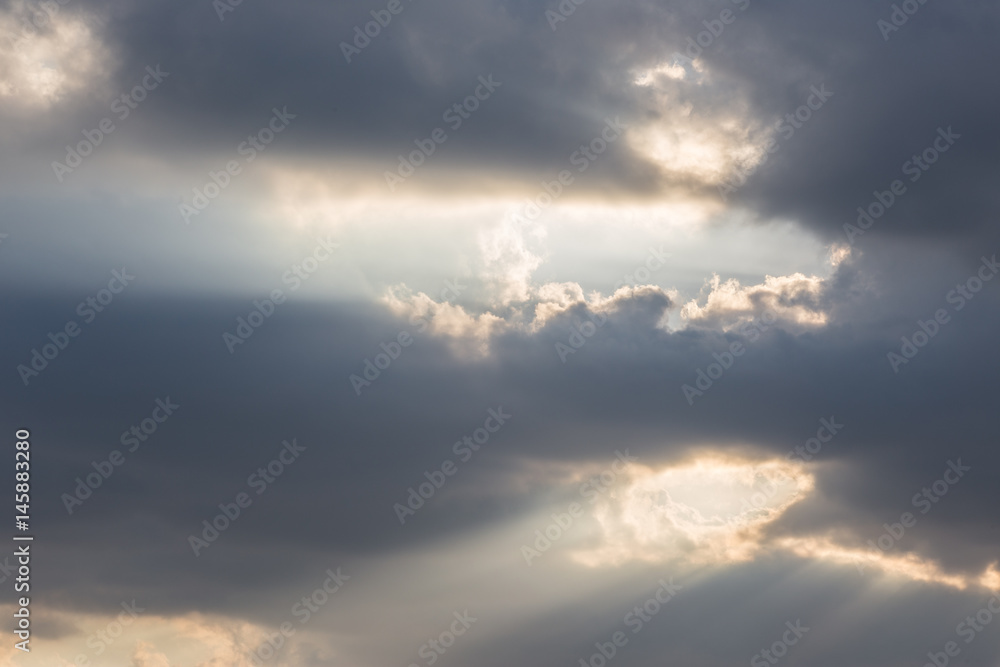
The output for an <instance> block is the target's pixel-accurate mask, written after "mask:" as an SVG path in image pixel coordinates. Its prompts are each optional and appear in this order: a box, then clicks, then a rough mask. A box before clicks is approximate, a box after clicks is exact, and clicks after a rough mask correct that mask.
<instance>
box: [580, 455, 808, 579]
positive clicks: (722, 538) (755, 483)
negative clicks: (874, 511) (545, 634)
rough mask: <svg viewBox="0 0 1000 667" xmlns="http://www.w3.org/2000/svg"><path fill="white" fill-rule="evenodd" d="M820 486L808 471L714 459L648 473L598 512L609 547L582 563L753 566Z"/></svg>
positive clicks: (587, 554)
mask: <svg viewBox="0 0 1000 667" xmlns="http://www.w3.org/2000/svg"><path fill="white" fill-rule="evenodd" d="M814 484H815V480H814V478H813V476H812V475H811V474H810V473H808V472H806V471H805V470H804V468H803V467H802V466H800V465H798V464H795V463H792V462H788V461H782V460H772V461H764V462H753V461H742V460H734V459H728V458H716V457H709V458H698V459H695V460H694V461H692V462H690V463H685V464H683V465H680V466H677V467H672V468H667V469H665V470H660V471H654V470H651V469H648V468H647V469H645V470H643V472H641V473H640V474H638V475H636V476H635V477H634V478H633V479H632V480H631V481H630V483H628V484H627V485H626V486H625V487H624V488H622V489H621V490H620V491H619V492H618V493H615V494H613V495H611V496H609V497H608V498H606V499H604V500H603V501H602V502H601V503H600V504H599V505H598V506H597V507H596V509H595V512H594V516H595V518H596V519H597V521H598V523H599V524H600V526H601V530H602V532H603V534H604V538H605V539H604V541H603V544H602V545H601V546H599V547H598V548H596V549H593V550H589V551H583V552H578V553H577V554H575V557H576V559H577V560H578V561H579V562H580V563H583V564H585V565H590V566H598V565H605V564H614V565H617V564H620V563H623V562H625V561H629V560H641V561H651V562H657V561H668V560H675V559H682V560H685V561H687V562H691V563H696V564H709V563H722V562H734V561H745V560H748V559H750V558H752V557H753V555H754V554H755V553H756V552H757V551H758V550H759V549H760V545H761V542H762V538H761V535H760V532H761V530H762V528H763V527H764V526H766V525H767V524H769V523H771V522H773V521H774V520H775V519H777V518H778V517H779V516H781V515H782V514H783V513H784V512H785V510H786V509H787V508H788V507H790V506H791V505H792V504H794V503H796V502H798V501H799V500H801V499H802V498H804V497H805V496H806V495H807V494H809V493H810V492H811V491H812V489H813V487H814Z"/></svg>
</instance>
